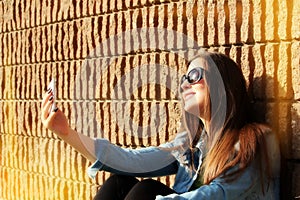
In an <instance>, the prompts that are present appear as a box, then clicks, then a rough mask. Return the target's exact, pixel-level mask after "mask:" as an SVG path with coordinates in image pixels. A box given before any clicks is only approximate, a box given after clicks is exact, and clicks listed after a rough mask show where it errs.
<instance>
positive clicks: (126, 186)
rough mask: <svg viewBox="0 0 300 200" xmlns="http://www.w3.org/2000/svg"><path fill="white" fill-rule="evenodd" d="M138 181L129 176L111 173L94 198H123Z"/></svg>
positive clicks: (105, 199) (109, 199)
mask: <svg viewBox="0 0 300 200" xmlns="http://www.w3.org/2000/svg"><path fill="white" fill-rule="evenodd" d="M138 182H139V181H138V180H137V179H136V178H134V177H130V176H123V175H112V176H111V177H109V178H108V179H107V180H106V181H105V182H104V184H103V185H102V186H101V188H100V189H99V191H98V192H97V194H96V196H95V197H94V200H99V199H101V200H112V199H113V200H118V199H119V200H123V199H124V198H125V196H126V195H127V193H128V192H129V191H130V190H131V189H132V187H133V186H134V185H135V184H136V183H138Z"/></svg>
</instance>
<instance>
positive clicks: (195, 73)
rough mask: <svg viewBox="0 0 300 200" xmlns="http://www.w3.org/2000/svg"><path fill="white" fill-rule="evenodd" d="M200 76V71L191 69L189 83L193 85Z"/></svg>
mask: <svg viewBox="0 0 300 200" xmlns="http://www.w3.org/2000/svg"><path fill="white" fill-rule="evenodd" d="M201 76H202V74H201V71H200V70H198V69H193V70H192V71H190V72H189V76H188V77H189V82H190V83H195V82H197V81H199V80H200V78H201Z"/></svg>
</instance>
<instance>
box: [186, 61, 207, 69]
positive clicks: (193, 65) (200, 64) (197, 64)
mask: <svg viewBox="0 0 300 200" xmlns="http://www.w3.org/2000/svg"><path fill="white" fill-rule="evenodd" d="M197 67H201V68H203V69H205V67H206V61H205V60H204V59H203V58H196V59H194V60H192V62H191V63H190V65H189V67H188V72H189V71H191V70H192V69H194V68H197Z"/></svg>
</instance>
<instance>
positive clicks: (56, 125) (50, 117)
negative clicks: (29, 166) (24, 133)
mask: <svg viewBox="0 0 300 200" xmlns="http://www.w3.org/2000/svg"><path fill="white" fill-rule="evenodd" d="M51 97H52V92H51V90H50V91H48V92H47V93H46V94H44V97H43V101H42V106H41V120H42V123H43V125H44V126H45V127H46V128H47V129H49V130H50V131H52V132H54V133H55V134H57V135H58V136H59V137H60V138H61V139H63V140H64V141H65V142H67V143H68V144H70V145H71V146H72V147H74V148H75V149H76V150H77V151H78V152H79V153H81V154H82V155H83V156H84V157H86V158H87V159H88V160H90V161H91V162H94V161H96V156H95V144H94V139H92V138H90V137H88V136H85V135H83V134H81V133H77V132H76V131H75V130H73V129H71V127H70V125H69V123H68V120H67V118H66V116H65V115H64V113H63V112H62V111H61V110H60V109H55V111H52V112H49V109H50V107H51V105H52V104H53V98H51Z"/></svg>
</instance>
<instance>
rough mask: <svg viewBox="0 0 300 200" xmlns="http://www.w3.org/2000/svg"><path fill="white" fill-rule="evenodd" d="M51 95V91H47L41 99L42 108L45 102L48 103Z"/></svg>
mask: <svg viewBox="0 0 300 200" xmlns="http://www.w3.org/2000/svg"><path fill="white" fill-rule="evenodd" d="M51 95H52V90H48V91H47V92H46V93H45V94H44V97H43V101H42V108H43V107H45V105H46V104H47V102H48V101H49V98H50V97H51Z"/></svg>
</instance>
